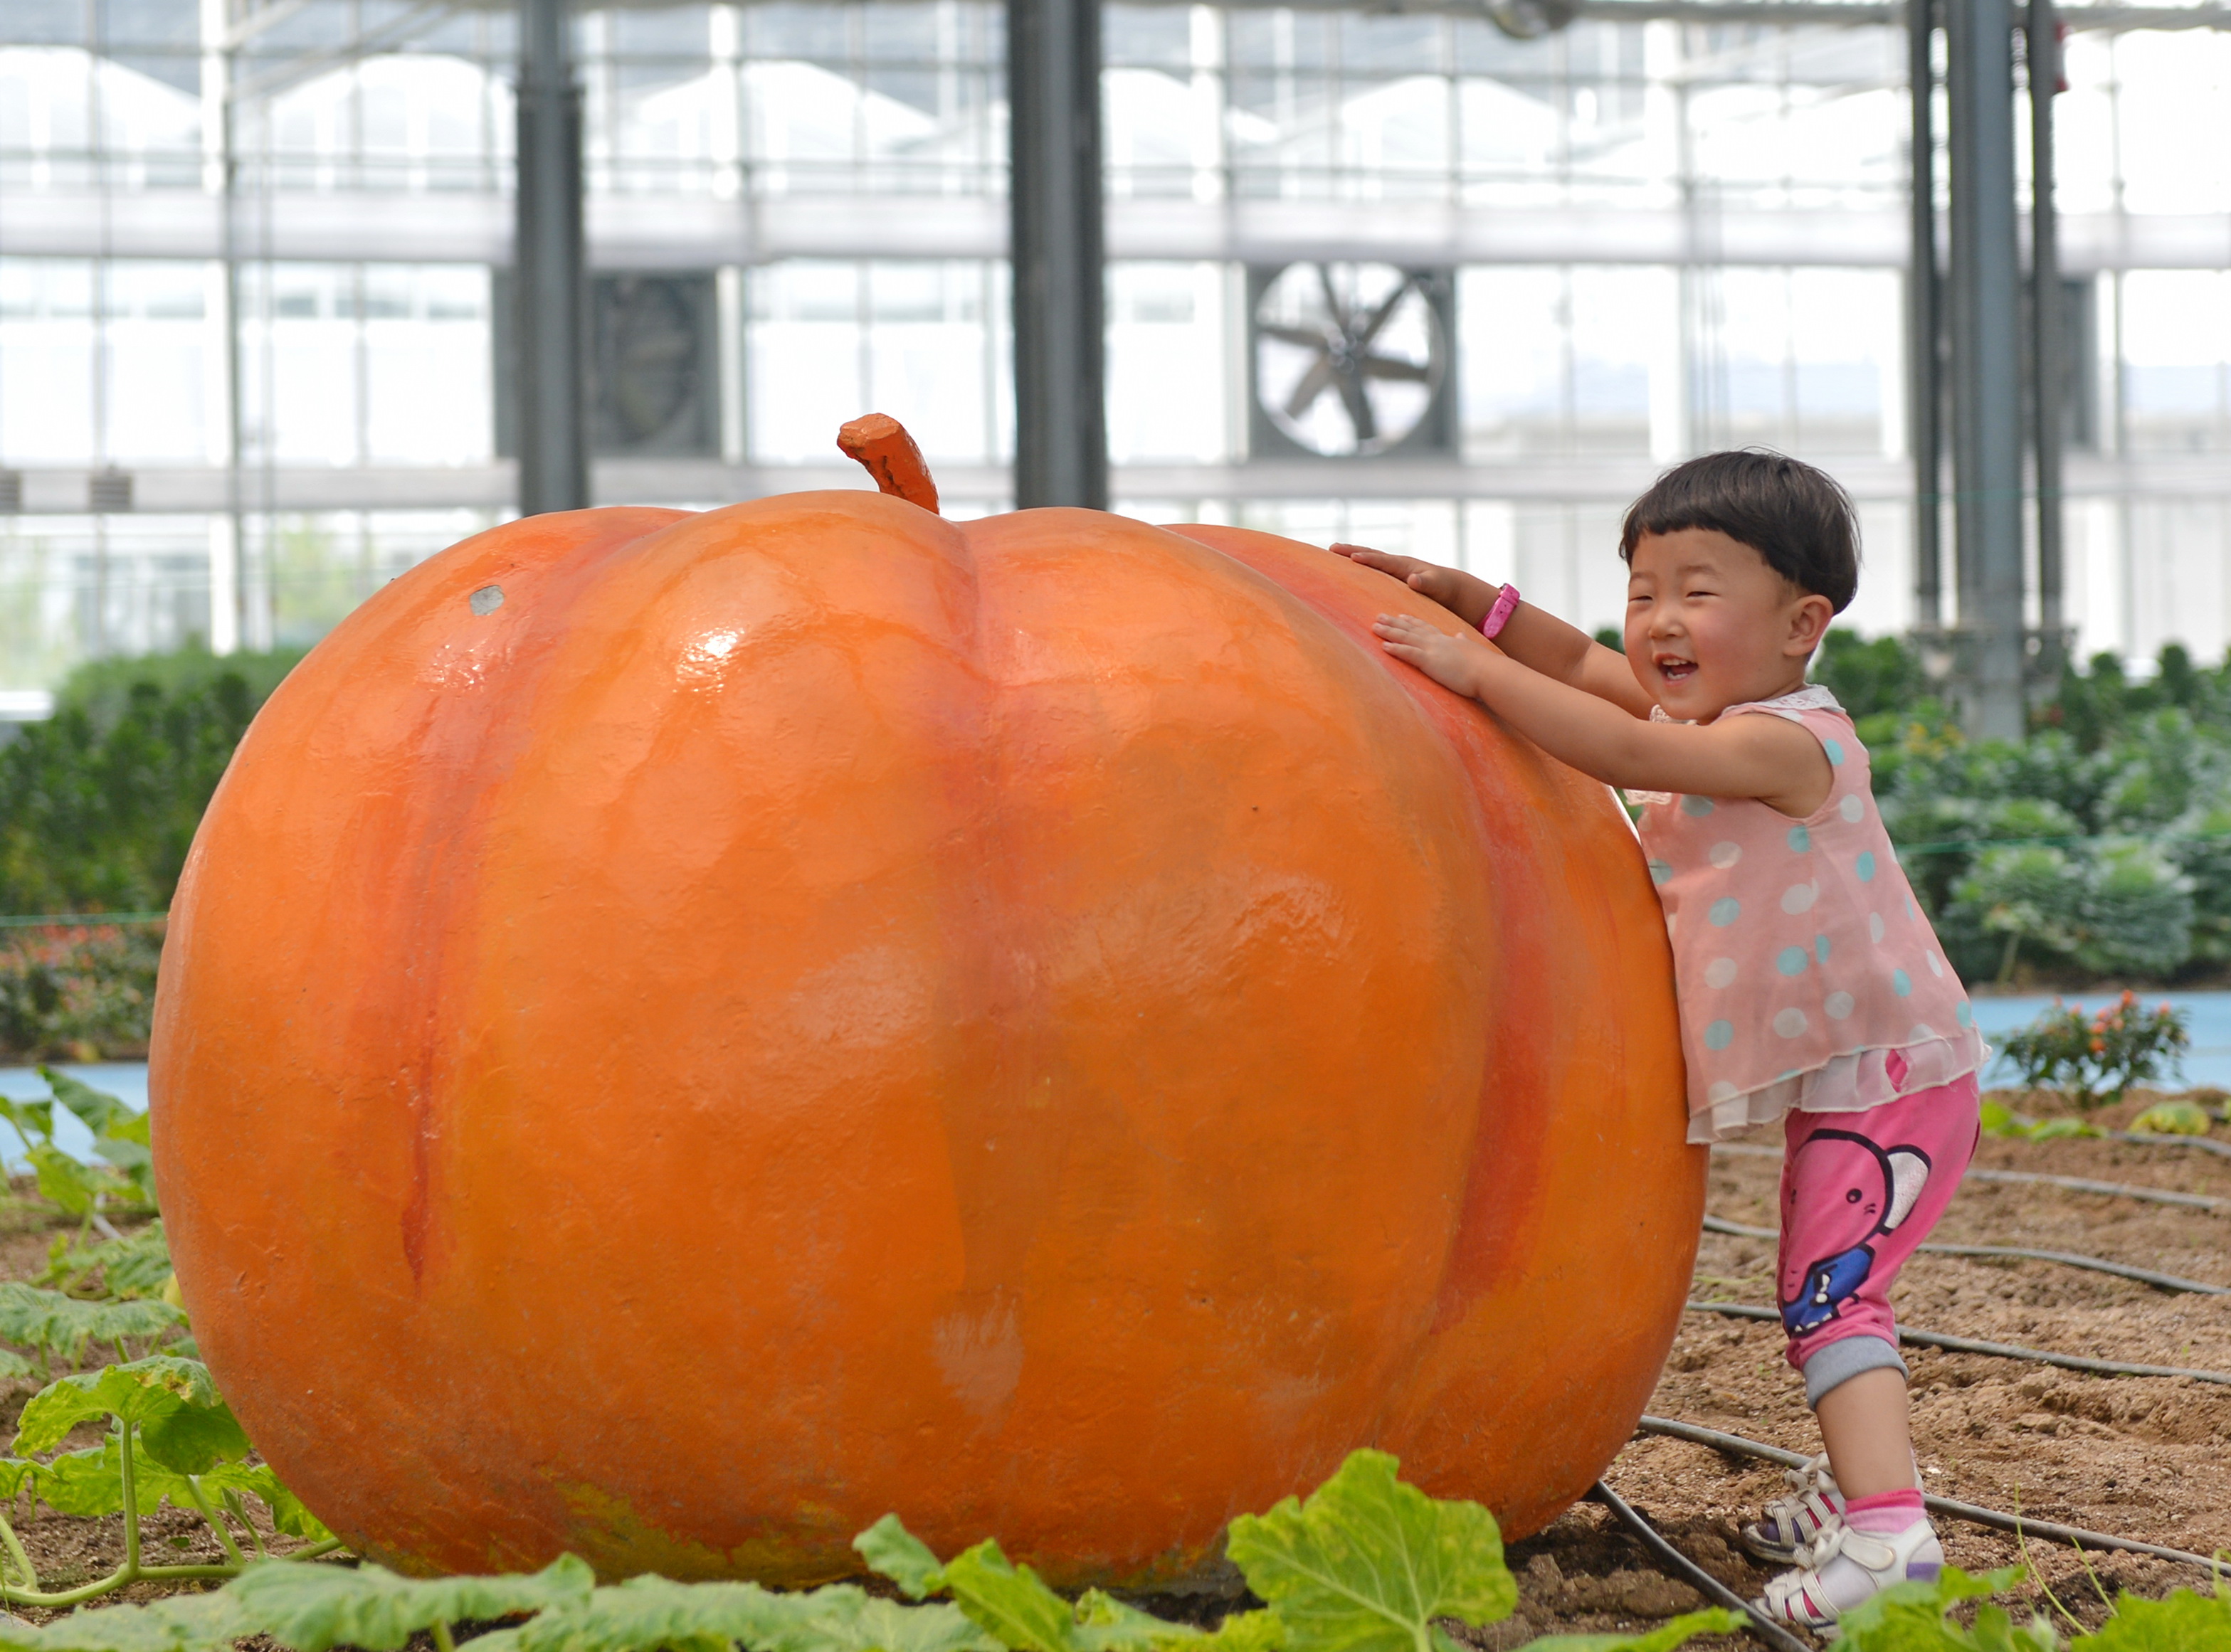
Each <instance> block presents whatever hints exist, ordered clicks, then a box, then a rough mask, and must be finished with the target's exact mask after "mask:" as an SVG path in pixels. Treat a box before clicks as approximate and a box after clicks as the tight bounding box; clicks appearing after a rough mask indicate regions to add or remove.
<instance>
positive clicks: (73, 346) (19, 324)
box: [0, 258, 94, 465]
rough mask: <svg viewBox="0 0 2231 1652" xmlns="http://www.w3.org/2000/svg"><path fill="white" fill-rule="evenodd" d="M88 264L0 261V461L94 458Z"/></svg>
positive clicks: (66, 461)
mask: <svg viewBox="0 0 2231 1652" xmlns="http://www.w3.org/2000/svg"><path fill="white" fill-rule="evenodd" d="M93 423H94V326H93V265H92V264H91V262H90V261H87V260H84V259H77V258H0V462H4V463H7V464H10V465H23V464H80V465H81V464H86V463H87V462H89V461H91V459H92V457H93V454H94V428H93Z"/></svg>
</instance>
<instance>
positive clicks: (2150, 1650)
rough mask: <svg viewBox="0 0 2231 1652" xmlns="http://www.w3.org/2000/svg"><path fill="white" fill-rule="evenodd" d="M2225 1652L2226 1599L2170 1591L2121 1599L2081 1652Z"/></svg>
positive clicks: (2230, 1641)
mask: <svg viewBox="0 0 2231 1652" xmlns="http://www.w3.org/2000/svg"><path fill="white" fill-rule="evenodd" d="M2094 1648H2096V1649H2098V1652H2231V1595H2224V1594H2215V1595H2200V1594H2195V1593H2194V1592H2193V1591H2191V1590H2189V1589H2178V1590H2174V1591H2170V1593H2169V1594H2168V1595H2166V1596H2164V1597H2163V1598H2161V1599H2160V1600H2141V1599H2139V1598H2138V1597H2137V1596H2135V1595H2124V1596H2123V1597H2121V1598H2120V1599H2118V1600H2117V1601H2116V1603H2115V1615H2114V1616H2113V1617H2111V1618H2109V1619H2108V1620H2107V1621H2106V1622H2105V1623H2103V1624H2101V1625H2100V1626H2099V1632H2098V1634H2096V1635H2093V1636H2089V1637H2087V1638H2086V1641H2085V1642H2084V1652H2093V1649H2094Z"/></svg>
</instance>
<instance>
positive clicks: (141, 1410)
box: [16, 1302, 249, 1475]
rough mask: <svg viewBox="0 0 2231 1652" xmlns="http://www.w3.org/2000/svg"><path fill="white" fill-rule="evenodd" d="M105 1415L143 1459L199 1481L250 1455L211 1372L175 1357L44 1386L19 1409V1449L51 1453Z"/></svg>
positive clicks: (110, 1307) (146, 1304) (79, 1375)
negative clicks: (135, 1441) (133, 1429)
mask: <svg viewBox="0 0 2231 1652" xmlns="http://www.w3.org/2000/svg"><path fill="white" fill-rule="evenodd" d="M80 1306H84V1307H103V1306H106V1307H107V1308H108V1311H111V1312H114V1311H116V1310H117V1309H121V1308H126V1307H129V1308H135V1309H136V1308H152V1307H161V1306H162V1305H161V1304H159V1303H153V1302H130V1303H116V1304H110V1305H101V1304H81V1305H80ZM102 1416H113V1417H116V1418H119V1419H120V1420H121V1421H122V1422H124V1423H129V1424H136V1425H138V1427H139V1438H140V1443H141V1445H142V1446H143V1447H144V1448H145V1449H146V1455H148V1456H150V1457H152V1459H154V1461H155V1462H158V1463H160V1464H162V1465H163V1466H164V1467H165V1468H171V1469H174V1470H176V1471H177V1472H178V1473H180V1474H187V1475H198V1474H204V1473H206V1472H207V1471H208V1470H209V1469H210V1468H212V1467H213V1466H215V1465H216V1464H217V1463H218V1462H236V1461H238V1460H239V1459H240V1458H242V1457H244V1456H246V1455H248V1453H249V1443H248V1436H247V1435H246V1434H245V1433H243V1431H242V1429H241V1426H240V1424H239V1423H238V1422H237V1421H236V1419H235V1418H234V1416H233V1415H232V1410H231V1408H230V1406H228V1405H227V1404H225V1403H224V1400H223V1397H221V1396H220V1395H219V1394H218V1393H217V1385H216V1384H214V1383H212V1382H210V1374H209V1368H208V1367H207V1366H205V1365H203V1364H202V1363H201V1362H200V1361H199V1360H196V1359H181V1358H178V1357H177V1356H176V1355H173V1354H155V1355H152V1356H151V1357H150V1358H146V1359H135V1360H133V1361H131V1362H130V1363H129V1364H127V1365H106V1366H103V1367H102V1368H101V1369H100V1370H99V1371H81V1372H79V1373H77V1374H75V1375H73V1376H69V1377H64V1378H61V1379H60V1380H59V1381H57V1382H53V1383H49V1384H47V1386H46V1387H45V1388H43V1389H42V1390H40V1391H39V1392H37V1393H36V1394H35V1395H33V1396H32V1397H31V1398H30V1400H29V1403H27V1404H25V1405H24V1407H23V1418H22V1420H21V1422H20V1423H18V1425H17V1428H16V1451H17V1453H19V1454H22V1455H29V1453H32V1452H36V1451H46V1450H49V1449H52V1448H53V1447H55V1446H56V1445H58V1444H60V1443H61V1438H62V1436H64V1435H66V1434H68V1432H69V1431H70V1430H71V1429H74V1428H75V1427H76V1426H77V1425H78V1424H79V1423H87V1422H91V1421H93V1420H94V1419H95V1418H98V1417H102Z"/></svg>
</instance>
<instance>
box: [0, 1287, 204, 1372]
mask: <svg viewBox="0 0 2231 1652" xmlns="http://www.w3.org/2000/svg"><path fill="white" fill-rule="evenodd" d="M185 1322H186V1316H185V1313H184V1311H183V1310H181V1309H178V1308H175V1307H171V1305H170V1304H169V1303H168V1302H153V1301H148V1302H81V1301H79V1300H77V1298H75V1297H74V1296H65V1295H63V1294H61V1292H60V1291H42V1290H41V1289H40V1288H39V1287H37V1286H36V1285H26V1284H24V1283H23V1281H21V1280H14V1279H10V1280H0V1341H5V1342H13V1343H16V1344H18V1345H22V1346H23V1347H26V1348H36V1349H39V1350H40V1351H41V1352H46V1353H60V1354H74V1353H75V1352H77V1350H78V1349H80V1348H81V1347H83V1346H84V1345H86V1344H87V1342H89V1341H90V1342H113V1341H115V1340H116V1339H118V1338H119V1337H157V1336H160V1335H162V1333H164V1332H165V1331H167V1330H169V1329H170V1328H171V1326H176V1325H184V1323H185ZM29 1370H30V1367H29V1366H28V1365H26V1366H25V1367H24V1368H23V1373H10V1374H24V1373H28V1372H29Z"/></svg>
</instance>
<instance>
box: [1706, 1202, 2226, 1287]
mask: <svg viewBox="0 0 2231 1652" xmlns="http://www.w3.org/2000/svg"><path fill="white" fill-rule="evenodd" d="M1704 1231H1705V1232H1706V1233H1724V1234H1730V1235H1732V1236H1734V1237H1736V1238H1738V1239H1776V1240H1778V1239H1780V1238H1781V1237H1782V1234H1781V1231H1780V1230H1779V1229H1775V1228H1749V1227H1745V1226H1744V1225H1743V1223H1740V1222H1729V1221H1727V1220H1725V1219H1723V1217H1720V1216H1706V1217H1705V1218H1704ZM1919 1249H1923V1250H1925V1251H1927V1252H1929V1253H1930V1255H1934V1256H1981V1257H1984V1258H1987V1259H1997V1260H2000V1261H2005V1262H2059V1263H2060V1264H2061V1266H2063V1267H2064V1268H2090V1269H2091V1270H2092V1272H2093V1273H2097V1274H2114V1275H2115V1277H2116V1278H2118V1279H2131V1280H2136V1281H2137V1282H2138V1283H2139V1284H2141V1285H2151V1286H2154V1287H2157V1289H2160V1290H2164V1291H2192V1292H2195V1293H2197V1294H2200V1295H2202V1296H2231V1285H2209V1284H2207V1283H2205V1282H2204V1281H2201V1280H2196V1279H2186V1278H2184V1277H2183V1276H2182V1275H2180V1274H2157V1273H2155V1272H2154V1271H2153V1270H2152V1269H2151V1268H2133V1267H2131V1265H2130V1264H2129V1263H2128V1262H2109V1261H2108V1260H2107V1259H2106V1258H2105V1256H2079V1255H2076V1254H2075V1253H2074V1252H2073V1251H2067V1250H2031V1249H2028V1248H2027V1247H2026V1246H2022V1245H1943V1244H1937V1243H1936V1242H1933V1241H1932V1242H1929V1243H1926V1244H1924V1245H1922V1246H1920V1247H1919Z"/></svg>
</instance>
